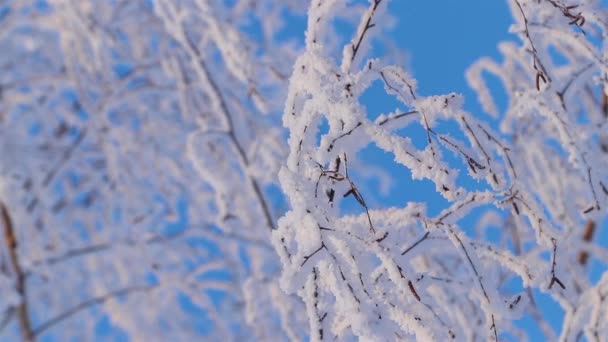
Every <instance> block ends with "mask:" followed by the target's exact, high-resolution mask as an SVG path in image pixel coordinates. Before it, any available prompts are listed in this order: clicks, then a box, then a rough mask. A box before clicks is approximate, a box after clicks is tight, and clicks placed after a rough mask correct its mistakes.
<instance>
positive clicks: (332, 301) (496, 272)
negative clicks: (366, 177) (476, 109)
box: [273, 0, 608, 341]
mask: <svg viewBox="0 0 608 342" xmlns="http://www.w3.org/2000/svg"><path fill="white" fill-rule="evenodd" d="M387 2H388V1H383V0H371V1H369V7H368V9H367V11H365V13H364V14H363V15H362V17H361V21H360V24H359V25H358V26H357V28H356V30H355V33H354V36H353V38H352V39H351V40H350V41H349V42H348V43H346V44H345V45H344V47H343V49H342V51H341V53H340V51H339V50H338V49H332V48H331V45H330V44H328V40H329V39H331V33H329V32H328V30H329V28H331V27H332V26H333V25H334V24H335V20H336V18H337V17H339V15H340V13H342V10H343V8H344V6H346V2H345V1H339V0H335V1H320V0H319V1H312V3H311V6H310V9H309V12H308V28H307V34H306V50H305V52H304V53H303V54H301V55H300V57H299V58H298V59H297V61H296V63H295V66H294V71H293V74H292V77H291V79H290V84H289V94H288V98H287V102H286V105H285V110H284V114H283V120H284V123H285V126H286V127H287V128H288V129H289V132H290V137H289V149H290V151H289V156H288V158H287V163H286V164H285V166H284V167H283V168H282V169H281V171H280V181H281V186H282V188H283V190H284V192H285V193H286V195H287V197H288V200H289V204H290V208H291V209H290V210H289V211H288V212H287V213H286V215H285V216H283V217H282V218H281V219H280V220H279V227H278V230H277V231H276V232H274V233H273V243H274V245H275V248H276V250H277V252H278V253H279V255H280V257H281V261H282V264H283V273H282V279H281V282H282V283H281V285H282V288H283V289H284V290H285V291H287V293H290V294H298V295H299V296H300V297H301V298H302V300H303V301H304V302H305V305H306V310H307V315H308V319H309V327H310V334H311V337H312V339H313V340H322V339H325V338H329V339H339V340H342V339H349V338H353V337H357V338H361V339H364V340H393V339H395V338H396V339H410V338H412V337H414V338H416V339H417V340H420V341H431V340H439V341H445V340H502V339H506V338H514V339H516V340H520V339H524V338H526V337H527V333H528V332H527V331H526V330H525V329H522V328H520V327H518V326H517V325H516V324H515V321H516V320H517V319H519V318H520V317H526V316H528V317H532V318H534V319H535V320H536V321H537V323H538V326H539V327H540V328H542V329H543V331H544V333H545V335H546V338H547V340H556V336H555V333H554V332H553V331H552V330H551V328H549V327H548V324H547V322H546V318H547V317H546V315H544V313H543V310H542V308H539V307H538V306H537V305H536V300H535V298H537V297H538V296H539V293H544V294H546V295H548V296H550V297H551V298H552V299H553V300H554V301H555V302H557V303H559V305H560V306H561V307H562V309H563V310H564V311H565V319H564V324H563V327H562V330H561V332H559V340H562V341H570V340H576V339H578V338H579V337H581V336H583V335H584V336H585V337H586V338H587V339H589V340H594V341H600V340H603V339H604V338H605V336H608V330H606V329H608V321H606V319H607V317H608V313H607V312H606V308H607V307H608V305H607V304H606V298H608V273H607V272H605V267H604V269H603V272H604V273H603V276H601V278H600V279H599V280H598V281H595V282H592V281H591V279H590V273H591V271H590V267H589V261H588V260H590V258H593V259H594V260H597V261H600V262H602V263H603V264H604V265H606V263H607V262H608V260H607V257H608V254H606V249H605V246H604V247H602V246H601V245H599V244H596V243H594V241H593V236H594V231H595V229H596V228H595V227H597V225H598V224H602V222H605V220H606V216H607V213H608V210H606V208H607V207H608V172H607V171H606V170H608V158H607V155H606V153H607V149H606V124H607V122H608V118H607V116H608V112H607V108H606V96H608V88H604V85H605V84H608V82H607V81H608V79H607V78H608V69H607V67H608V63H607V61H606V56H607V55H606V51H607V50H606V46H605V38H606V34H607V29H608V26H607V24H608V23H607V22H606V19H605V18H606V10H605V8H602V7H601V4H600V3H599V2H596V1H582V2H577V3H576V4H572V2H568V3H565V2H562V1H554V0H541V1H531V0H530V1H527V0H513V1H511V2H510V6H511V12H512V15H513V17H514V20H515V24H514V26H513V28H512V30H513V32H514V33H516V34H517V35H518V37H519V38H520V40H521V43H520V44H515V43H512V42H510V43H503V44H501V46H500V49H501V51H502V53H503V55H504V61H503V62H502V63H497V62H494V61H491V60H489V59H481V60H480V61H479V62H478V63H476V64H475V65H474V66H473V67H472V68H471V69H470V70H469V71H468V73H467V76H468V79H469V82H470V83H471V85H472V86H473V87H474V88H475V89H476V90H477V91H478V93H479V96H480V100H481V102H482V104H483V105H484V109H485V110H486V111H487V112H488V113H490V114H492V115H493V117H494V118H495V119H496V120H498V121H499V125H497V127H492V125H491V124H490V122H484V121H482V119H481V116H480V115H474V114H473V113H469V112H467V111H466V110H464V109H463V101H462V98H461V96H460V95H458V94H454V93H452V94H446V95H437V96H422V95H420V94H418V92H417V90H416V80H415V79H413V78H412V76H411V75H410V74H409V73H408V72H407V71H405V70H404V69H402V68H401V67H399V66H397V65H389V64H387V63H386V62H384V61H383V60H378V59H367V60H365V59H364V56H365V54H364V52H365V47H366V46H369V44H370V41H373V37H372V36H370V35H372V34H373V33H374V32H376V33H377V32H378V27H379V26H381V23H382V22H383V20H382V19H380V18H381V16H382V15H383V12H384V11H386V6H387ZM328 46H329V48H328ZM556 58H557V59H559V60H560V62H559V63H558V62H557V61H556ZM485 73H489V74H491V75H494V76H496V77H498V78H499V79H500V81H501V82H502V84H503V86H504V88H505V90H506V92H507V94H508V108H507V109H506V110H505V111H504V113H501V112H499V111H498V110H497V109H496V105H495V104H494V101H493V96H494V95H493V94H492V92H491V91H490V90H489V89H488V88H487V87H486V85H485V81H484V74H485ZM374 82H381V83H382V84H383V86H384V89H385V91H386V93H387V94H388V95H390V96H393V97H395V98H396V99H397V100H398V101H400V103H401V107H400V108H398V109H397V110H396V111H394V112H391V113H382V114H376V113H369V112H367V111H366V108H365V106H364V105H363V103H362V102H361V100H360V97H361V96H362V94H363V93H364V92H365V91H366V90H367V89H368V88H369V87H370V86H371V85H372V84H374ZM602 96H603V99H604V103H603V105H602V103H601V100H600V98H602ZM404 128H413V129H417V130H418V131H419V132H420V134H418V135H413V136H403V135H401V134H400V132H402V131H403V129H404ZM416 137H421V139H419V140H420V141H416V140H415V138H416ZM370 144H372V145H374V146H375V147H377V148H379V149H380V150H383V151H385V152H387V153H390V154H392V155H393V156H394V161H395V163H398V164H400V165H403V166H404V167H405V168H407V169H409V170H410V171H411V175H412V178H413V179H428V180H430V181H432V182H433V183H434V185H435V188H436V191H437V192H438V193H440V194H441V195H442V196H443V197H444V198H445V199H446V200H447V201H448V202H449V206H448V207H447V208H446V209H445V210H443V211H442V212H441V213H439V214H438V215H429V214H427V211H426V206H425V204H424V203H414V202H411V201H410V202H408V203H407V205H405V206H403V207H391V208H389V207H382V206H380V207H379V208H372V207H370V206H369V205H368V200H369V196H373V194H371V195H370V194H369V193H364V192H363V191H361V190H360V182H359V181H358V180H357V171H358V170H357V167H354V166H353V165H358V167H359V168H365V167H366V166H365V161H364V160H361V158H360V156H359V155H358V154H360V152H361V151H362V149H363V148H365V147H367V146H368V145H370ZM417 146H423V147H422V148H419V147H417ZM465 169H466V172H467V173H466V175H465V174H463V173H464V171H465ZM471 180H474V181H476V182H477V184H475V182H472V181H471ZM349 200H351V201H354V203H355V204H356V205H357V206H358V207H359V209H360V214H356V215H352V214H347V213H345V203H344V202H345V201H349ZM351 203H352V202H351ZM475 211H477V212H479V211H482V212H484V215H483V216H482V218H481V219H479V220H477V229H476V230H472V229H466V228H467V227H465V224H466V223H463V221H466V219H467V217H469V216H471V215H473V212H475ZM492 226H498V227H500V228H501V229H500V234H499V237H498V238H497V239H494V240H493V241H492V240H489V239H487V238H486V237H485V236H486V234H485V232H486V231H487V230H488V229H490V228H491V227H492ZM513 284H515V285H513Z"/></svg>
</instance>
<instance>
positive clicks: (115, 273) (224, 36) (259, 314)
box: [0, 0, 305, 341]
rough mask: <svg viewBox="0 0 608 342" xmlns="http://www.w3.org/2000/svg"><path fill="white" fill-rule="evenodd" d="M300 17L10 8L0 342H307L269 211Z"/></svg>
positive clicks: (5, 38)
mask: <svg viewBox="0 0 608 342" xmlns="http://www.w3.org/2000/svg"><path fill="white" fill-rule="evenodd" d="M296 3H297V2H296V1H291V2H290V1H281V2H275V1H265V0H263V1H255V2H251V1H236V2H231V3H225V4H224V3H222V4H220V3H215V2H206V1H161V0H159V1H144V0H141V1H139V0H138V1H131V0H127V1H105V0H104V1H63V0H57V1H48V2H45V1H8V2H3V3H2V5H0V23H1V24H2V28H1V29H0V30H1V31H0V50H2V51H3V53H2V54H1V56H0V65H1V68H2V75H1V76H0V94H1V96H2V97H1V99H0V113H1V119H2V122H1V123H0V130H1V134H0V139H1V144H0V145H1V146H2V153H1V154H0V158H1V161H2V164H1V166H2V173H1V177H0V189H1V190H0V203H1V205H0V209H2V211H1V213H2V216H1V219H2V220H1V227H2V229H3V234H2V239H1V240H0V246H1V247H0V251H1V252H0V265H1V269H0V271H1V272H0V284H1V285H0V288H1V291H2V298H1V299H0V339H2V340H5V339H6V340H18V339H19V338H21V340H24V341H32V340H39V339H42V338H44V339H45V340H49V339H50V340H59V341H64V340H70V339H74V338H76V339H78V340H93V339H95V338H96V337H99V335H100V334H101V336H105V337H106V338H111V337H114V338H126V337H128V338H131V339H134V340H193V339H197V338H200V337H201V336H207V337H209V338H217V339H220V338H223V339H229V340H232V339H242V338H244V337H251V336H256V337H258V338H260V339H262V338H263V337H264V336H268V335H269V334H270V333H273V334H284V336H285V337H289V338H291V339H297V338H298V337H299V336H302V334H303V330H301V329H300V328H299V327H298V326H293V327H292V326H290V325H288V324H286V322H298V317H303V316H302V315H300V314H299V312H300V310H296V309H297V307H298V306H297V305H298V304H299V303H298V302H297V301H295V300H294V298H292V297H289V296H285V295H284V294H283V293H282V292H281V291H280V290H279V288H278V285H277V283H276V276H274V274H276V272H277V271H278V269H279V265H278V263H277V260H276V256H275V255H276V254H275V253H274V251H273V248H272V246H271V244H270V243H269V235H270V230H271V229H272V228H273V226H274V225H275V222H274V221H275V218H274V217H275V216H274V215H275V214H274V213H273V211H274V210H275V209H276V208H273V206H272V205H271V204H270V201H269V197H268V195H267V190H268V188H269V187H270V186H272V184H276V181H275V178H276V176H274V175H276V172H277V171H276V170H278V166H279V165H280V162H281V160H282V159H283V158H284V154H285V152H284V151H283V149H282V148H281V143H280V142H281V140H282V132H281V130H280V127H279V125H278V124H277V122H278V117H277V115H276V114H277V113H279V110H277V108H280V107H281V106H282V105H283V102H282V101H281V100H280V97H275V94H277V93H280V91H281V88H282V87H284V85H285V82H286V76H285V75H286V74H287V73H288V70H289V69H288V68H289V67H290V65H291V63H290V61H292V60H293V58H294V57H293V56H295V51H296V50H295V48H294V47H292V46H293V44H292V43H291V41H289V40H285V39H282V40H278V39H277V38H276V37H275V36H276V35H277V34H278V33H281V31H282V27H283V26H284V20H285V17H286V16H294V15H298V13H299V12H300V7H298V5H296ZM252 27H254V28H256V31H255V34H249V35H248V34H247V32H249V30H250V29H251V28H252ZM299 326H300V327H305V325H302V324H301V325H299ZM104 334H105V335H104Z"/></svg>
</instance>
